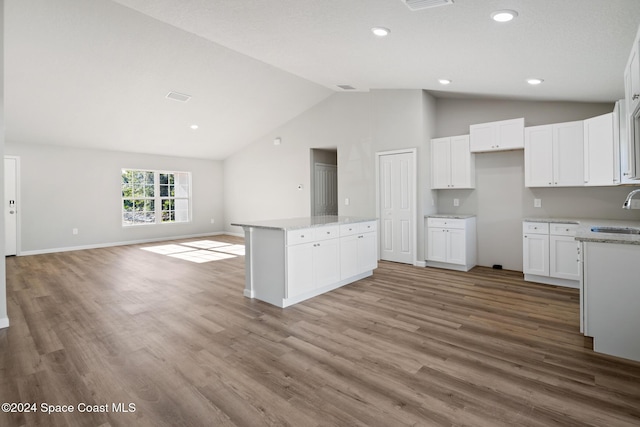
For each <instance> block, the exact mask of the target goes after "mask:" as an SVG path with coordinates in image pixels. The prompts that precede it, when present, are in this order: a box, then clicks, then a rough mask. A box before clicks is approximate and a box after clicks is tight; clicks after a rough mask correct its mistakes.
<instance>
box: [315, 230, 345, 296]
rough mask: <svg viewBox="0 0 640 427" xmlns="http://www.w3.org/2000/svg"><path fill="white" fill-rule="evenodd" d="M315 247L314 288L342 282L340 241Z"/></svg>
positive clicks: (330, 241)
mask: <svg viewBox="0 0 640 427" xmlns="http://www.w3.org/2000/svg"><path fill="white" fill-rule="evenodd" d="M314 245H315V246H314V247H313V278H314V288H319V287H322V286H326V285H330V284H332V283H335V282H338V281H339V280H340V239H329V240H322V241H319V242H316V243H315V244H314Z"/></svg>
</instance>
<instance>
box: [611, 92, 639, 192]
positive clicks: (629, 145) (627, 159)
mask: <svg viewBox="0 0 640 427" xmlns="http://www.w3.org/2000/svg"><path fill="white" fill-rule="evenodd" d="M616 105H617V106H619V108H618V129H619V131H618V138H619V139H618V144H619V145H620V150H619V151H620V183H621V184H632V183H633V182H634V181H635V180H634V179H632V178H633V177H634V176H635V174H634V172H635V163H634V160H635V159H634V157H633V153H634V151H633V140H632V139H631V138H630V134H629V118H628V117H627V103H626V100H621V101H619V102H618V103H617V104H616ZM614 143H615V138H614Z"/></svg>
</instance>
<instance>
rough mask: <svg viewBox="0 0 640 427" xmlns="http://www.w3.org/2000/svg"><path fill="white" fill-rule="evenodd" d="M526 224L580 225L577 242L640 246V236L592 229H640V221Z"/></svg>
mask: <svg viewBox="0 0 640 427" xmlns="http://www.w3.org/2000/svg"><path fill="white" fill-rule="evenodd" d="M523 221H525V222H547V223H565V224H578V225H579V227H578V229H577V230H576V240H579V241H581V242H599V243H621V244H627V245H640V234H618V233H599V232H598V233H596V232H593V231H591V227H598V226H600V227H628V228H638V229H640V221H633V220H629V221H627V220H611V219H591V218H588V219H575V218H573V219H567V218H525V219H524V220H523Z"/></svg>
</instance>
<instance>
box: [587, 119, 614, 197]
mask: <svg viewBox="0 0 640 427" xmlns="http://www.w3.org/2000/svg"><path fill="white" fill-rule="evenodd" d="M613 142H614V141H613V113H608V114H603V115H601V116H597V117H593V118H590V119H587V120H585V121H584V185H587V186H595V185H614V184H615V183H614V176H613V169H614V158H613V153H614V147H613Z"/></svg>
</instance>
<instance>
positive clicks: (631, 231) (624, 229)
mask: <svg viewBox="0 0 640 427" xmlns="http://www.w3.org/2000/svg"><path fill="white" fill-rule="evenodd" d="M591 231H593V232H594V233H614V234H640V228H630V227H591Z"/></svg>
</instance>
